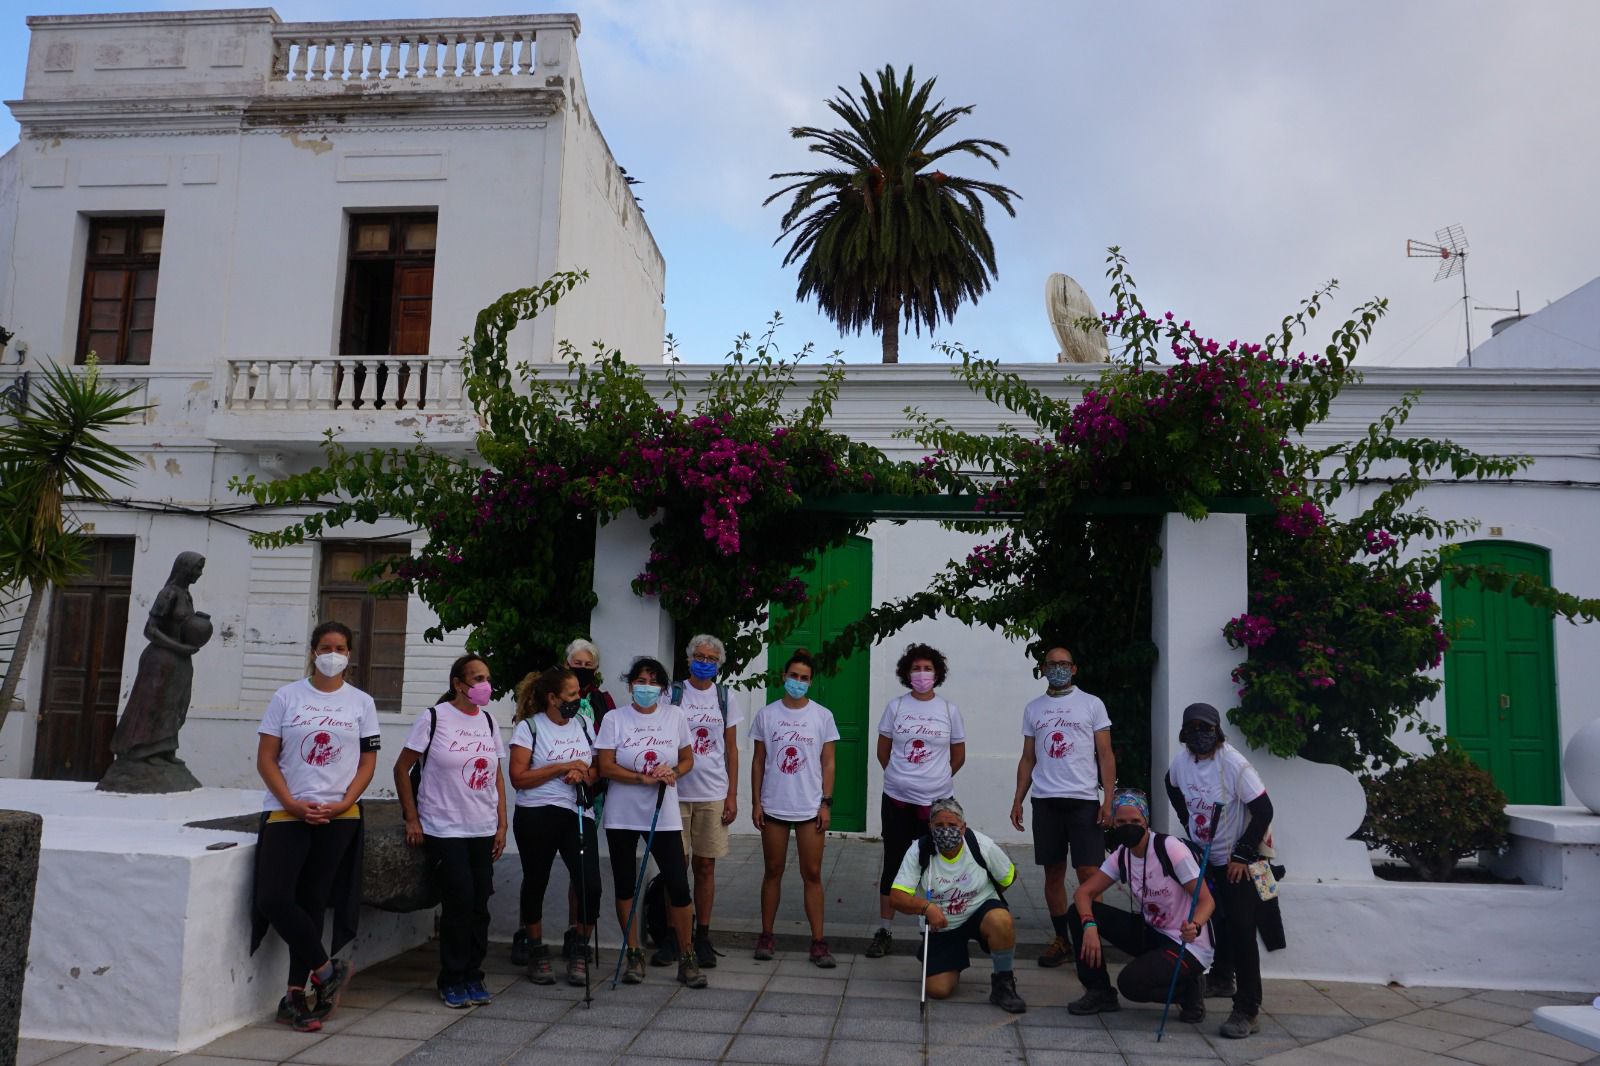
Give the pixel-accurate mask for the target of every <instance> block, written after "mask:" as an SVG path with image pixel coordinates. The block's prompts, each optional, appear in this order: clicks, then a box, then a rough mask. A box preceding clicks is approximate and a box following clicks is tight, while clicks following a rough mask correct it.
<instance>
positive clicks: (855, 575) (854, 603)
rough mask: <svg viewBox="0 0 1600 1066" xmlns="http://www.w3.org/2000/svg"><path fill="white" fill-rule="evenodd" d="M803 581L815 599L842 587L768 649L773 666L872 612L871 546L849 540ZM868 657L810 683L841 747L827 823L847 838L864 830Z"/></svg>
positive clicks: (772, 693)
mask: <svg viewBox="0 0 1600 1066" xmlns="http://www.w3.org/2000/svg"><path fill="white" fill-rule="evenodd" d="M803 576H804V577H805V579H806V588H807V589H808V590H809V591H810V592H811V594H813V595H815V594H816V592H817V591H818V590H820V589H825V588H827V587H828V586H830V585H835V584H837V585H839V586H840V587H839V588H837V589H835V590H834V591H833V592H832V593H831V594H830V595H829V596H828V598H827V599H826V600H824V601H823V604H822V609H821V610H820V611H817V612H816V613H814V614H813V615H811V617H810V618H807V619H806V621H805V623H804V624H802V625H801V626H800V627H799V628H798V629H796V630H795V631H794V632H793V633H791V634H789V638H788V639H787V640H786V641H784V642H783V643H781V644H772V645H769V646H768V648H767V656H768V659H767V661H768V662H769V663H770V664H771V665H772V666H774V667H777V666H781V665H783V661H784V660H785V659H787V658H788V657H789V653H790V652H792V651H794V649H796V648H802V647H803V648H808V649H810V650H811V651H812V652H817V651H820V650H821V648H822V646H823V645H824V644H826V643H827V642H828V641H829V640H831V639H832V638H834V637H837V636H839V634H840V633H841V632H842V631H843V630H844V627H845V626H847V625H849V624H850V623H851V622H854V621H857V620H858V619H860V618H861V617H862V616H863V615H865V614H866V613H867V612H868V611H869V610H871V609H872V542H871V541H870V540H868V539H866V538H865V537H851V538H850V540H849V541H848V542H847V543H845V544H844V545H843V546H842V547H838V548H832V549H829V550H828V551H826V552H824V553H823V554H822V557H821V558H820V559H819V560H818V562H817V564H816V565H813V566H812V567H811V568H810V569H809V570H807V571H806V573H805V574H804V575H803ZM780 611H781V609H780ZM775 613H779V612H775ZM870 658H871V657H870V655H868V654H867V653H866V652H857V653H856V654H855V655H852V656H850V658H848V659H846V660H845V661H844V662H842V663H840V664H839V668H838V669H837V670H835V671H834V672H833V674H832V675H831V676H826V677H823V676H818V677H817V678H815V679H814V680H813V681H812V683H811V691H810V696H811V698H812V699H814V700H816V701H817V702H818V703H820V704H822V705H823V706H824V707H826V708H828V710H830V711H832V712H833V719H834V722H835V723H837V725H838V726H839V742H838V744H837V745H835V747H834V752H833V763H834V769H833V820H832V822H831V823H830V824H831V826H832V828H834V829H837V830H839V831H841V832H847V833H860V832H863V831H864V830H865V829H866V828H867V754H868V748H869V747H870V746H872V745H873V736H872V732H871V729H870V722H869V709H868V707H867V682H868V671H869V668H870V666H871V663H870ZM782 698H783V688H782V686H781V685H780V686H777V687H773V688H769V689H767V699H768V700H777V699H782Z"/></svg>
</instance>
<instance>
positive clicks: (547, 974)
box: [528, 944, 556, 985]
mask: <svg viewBox="0 0 1600 1066" xmlns="http://www.w3.org/2000/svg"><path fill="white" fill-rule="evenodd" d="M528 980H530V981H532V982H533V983H534V984H536V985H553V984H555V983H556V975H555V971H554V970H553V969H551V967H550V949H549V948H548V947H546V946H545V945H543V944H530V945H529V947H528Z"/></svg>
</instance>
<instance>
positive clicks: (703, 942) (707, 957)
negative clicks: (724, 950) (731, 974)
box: [694, 933, 717, 970]
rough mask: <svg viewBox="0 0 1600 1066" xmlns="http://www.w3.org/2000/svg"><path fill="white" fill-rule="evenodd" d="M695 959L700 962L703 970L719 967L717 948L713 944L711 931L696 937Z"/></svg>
mask: <svg viewBox="0 0 1600 1066" xmlns="http://www.w3.org/2000/svg"><path fill="white" fill-rule="evenodd" d="M694 961H695V962H698V963H699V964H700V968H701V969H702V970H715V969H716V968H717V949H716V948H714V947H712V946H711V934H710V933H707V934H706V935H705V936H697V937H695V938H694Z"/></svg>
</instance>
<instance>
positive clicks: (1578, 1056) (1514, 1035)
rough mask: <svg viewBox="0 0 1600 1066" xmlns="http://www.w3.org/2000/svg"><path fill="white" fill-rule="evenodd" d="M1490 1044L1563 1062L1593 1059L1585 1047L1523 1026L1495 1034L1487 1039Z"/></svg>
mask: <svg viewBox="0 0 1600 1066" xmlns="http://www.w3.org/2000/svg"><path fill="white" fill-rule="evenodd" d="M1488 1040H1489V1042H1490V1043H1494V1044H1504V1045H1506V1046H1507V1047H1513V1048H1525V1049H1527V1050H1528V1051H1534V1052H1538V1053H1539V1054H1541V1055H1549V1056H1550V1057H1551V1058H1554V1059H1560V1060H1562V1061H1563V1062H1588V1061H1589V1060H1590V1059H1591V1058H1593V1057H1594V1052H1593V1051H1591V1050H1589V1049H1588V1048H1586V1047H1580V1046H1579V1045H1577V1044H1574V1043H1573V1042H1572V1041H1570V1040H1563V1039H1561V1038H1560V1037H1559V1036H1555V1035H1553V1034H1551V1033H1546V1032H1543V1031H1541V1030H1538V1029H1535V1028H1533V1027H1532V1026H1531V1025H1524V1026H1521V1027H1519V1028H1516V1029H1507V1030H1506V1031H1505V1032H1503V1033H1495V1034H1494V1035H1493V1036H1490V1037H1488Z"/></svg>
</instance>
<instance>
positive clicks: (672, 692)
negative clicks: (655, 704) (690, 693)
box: [667, 681, 683, 706]
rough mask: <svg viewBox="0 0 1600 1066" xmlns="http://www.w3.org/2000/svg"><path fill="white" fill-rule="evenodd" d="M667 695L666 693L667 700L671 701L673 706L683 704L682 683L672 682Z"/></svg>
mask: <svg viewBox="0 0 1600 1066" xmlns="http://www.w3.org/2000/svg"><path fill="white" fill-rule="evenodd" d="M667 693H668V695H667V698H668V699H669V700H671V701H672V704H673V706H680V705H682V703H683V682H682V681H674V682H673V683H672V687H671V688H670V689H668V690H667Z"/></svg>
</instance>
